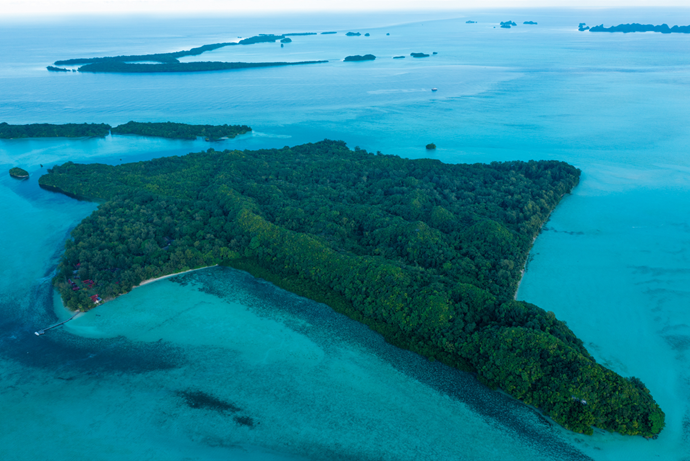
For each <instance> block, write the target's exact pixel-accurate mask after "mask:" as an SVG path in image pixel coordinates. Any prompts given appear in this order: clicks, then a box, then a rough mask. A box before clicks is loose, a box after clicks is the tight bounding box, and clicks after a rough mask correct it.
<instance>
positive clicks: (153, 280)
mask: <svg viewBox="0 0 690 461" xmlns="http://www.w3.org/2000/svg"><path fill="white" fill-rule="evenodd" d="M217 266H218V264H214V265H212V266H204V267H198V268H196V269H188V270H186V271H182V272H175V273H174V274H168V275H162V276H160V277H156V278H154V279H147V280H144V281H143V282H141V283H140V284H139V285H136V286H133V287H132V289H131V290H129V291H128V292H127V293H122V294H120V295H117V296H115V297H114V298H107V299H103V301H101V302H100V303H98V304H96V305H95V306H94V307H92V308H91V309H89V310H86V311H79V310H78V309H77V310H74V311H73V310H70V309H69V308H68V307H67V306H66V305H65V300H64V299H62V296H61V295H60V293H59V292H58V297H59V298H60V303H61V304H62V307H63V309H65V310H66V311H67V312H69V313H71V314H73V313H75V312H80V313H79V315H78V316H77V317H80V316H81V315H82V314H86V313H87V312H89V311H92V310H93V309H95V308H97V307H100V306H102V305H103V304H105V303H108V302H110V301H114V300H116V299H117V298H119V297H120V296H125V295H127V294H129V293H131V292H132V291H134V290H135V289H137V288H139V287H142V286H144V285H148V284H149V283H153V282H157V281H159V280H163V279H167V278H169V277H175V276H176V275H182V274H186V273H187V272H194V271H200V270H202V269H208V268H209V267H217ZM56 291H57V290H56ZM77 317H75V318H77Z"/></svg>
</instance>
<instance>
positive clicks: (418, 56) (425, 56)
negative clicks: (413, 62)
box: [410, 53, 429, 58]
mask: <svg viewBox="0 0 690 461" xmlns="http://www.w3.org/2000/svg"><path fill="white" fill-rule="evenodd" d="M410 56H412V57H413V58H428V57H429V55H428V54H426V53H410Z"/></svg>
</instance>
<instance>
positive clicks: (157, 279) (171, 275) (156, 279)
mask: <svg viewBox="0 0 690 461" xmlns="http://www.w3.org/2000/svg"><path fill="white" fill-rule="evenodd" d="M217 265H218V264H214V265H213V266H205V267H199V268H198V269H189V270H188V271H183V272H176V273H174V274H168V275H164V276H162V277H156V278H155V279H148V280H144V281H143V282H141V283H140V284H139V285H137V286H135V287H132V290H134V289H135V288H139V287H143V286H144V285H147V284H149V283H153V282H157V281H159V280H163V279H167V278H168V277H175V276H176V275H182V274H186V273H187V272H194V271H200V270H202V269H208V268H209V267H216V266H217Z"/></svg>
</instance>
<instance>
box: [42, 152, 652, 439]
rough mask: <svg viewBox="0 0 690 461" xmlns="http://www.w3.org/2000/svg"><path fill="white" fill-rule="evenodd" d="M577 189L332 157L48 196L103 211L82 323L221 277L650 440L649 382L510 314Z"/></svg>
mask: <svg viewBox="0 0 690 461" xmlns="http://www.w3.org/2000/svg"><path fill="white" fill-rule="evenodd" d="M579 176H580V171H579V170H578V169H576V168H574V167H572V166H571V165H568V164H566V163H564V162H559V161H530V162H520V161H515V162H503V163H499V162H493V163H491V164H473V165H465V164H458V165H448V164H443V163H441V162H440V161H438V160H431V159H421V160H408V159H403V158H400V157H397V156H394V155H382V154H380V153H378V154H377V155H373V154H369V153H367V152H366V151H364V150H361V149H358V148H355V150H354V151H353V150H350V149H348V148H347V147H346V146H345V144H344V143H343V142H338V141H323V142H319V143H316V144H305V145H301V146H296V147H292V148H289V147H286V148H283V149H265V150H258V151H237V150H235V151H228V150H226V151H222V152H220V151H215V150H213V149H209V150H208V151H206V152H199V153H195V154H189V155H186V156H182V157H177V156H176V157H169V158H160V159H155V160H151V161H146V162H137V163H131V164H124V165H119V166H109V165H100V164H91V165H79V164H74V163H71V162H68V163H66V164H64V165H61V166H57V167H54V168H52V169H51V170H49V174H47V175H44V176H42V177H41V178H40V180H39V184H40V185H41V187H43V188H45V189H48V190H51V191H56V192H62V193H65V194H68V195H70V196H72V197H78V198H82V199H90V200H98V201H102V202H103V203H102V204H101V205H100V206H99V208H98V209H97V210H96V211H95V212H94V213H93V214H92V215H91V216H89V217H87V218H86V219H84V220H83V221H82V222H81V223H80V224H79V225H78V226H77V227H76V228H75V229H74V230H73V231H72V234H71V235H72V238H71V239H70V240H68V241H67V243H66V249H65V253H64V255H63V256H62V259H61V261H60V264H59V267H58V270H57V275H56V276H55V278H54V280H53V283H54V285H55V286H56V288H57V289H58V290H59V292H60V294H61V296H62V298H63V301H64V303H65V305H66V306H67V307H69V308H70V309H81V310H88V309H90V308H92V307H94V305H95V304H94V302H93V301H92V300H93V299H98V297H102V299H104V300H105V301H107V300H109V299H112V298H114V297H116V296H118V295H120V294H124V293H127V292H129V291H130V290H131V289H132V288H133V287H135V286H137V285H138V284H140V283H141V282H142V281H144V280H147V279H151V278H155V277H160V276H163V275H167V274H172V273H177V272H181V271H184V270H187V269H192V268H198V267H204V266H210V265H213V264H219V263H222V264H226V265H229V266H232V267H236V268H239V269H243V270H247V271H249V272H250V273H252V274H254V275H256V276H260V277H263V278H265V279H267V280H269V281H271V282H273V283H275V284H277V285H279V286H281V287H284V288H286V289H289V290H291V291H293V292H295V293H297V294H300V295H303V296H307V297H310V298H312V299H315V300H317V301H320V302H324V303H326V304H328V305H329V306H331V307H332V308H333V309H335V310H337V311H339V312H342V313H344V314H346V315H348V316H350V317H351V318H353V319H355V320H358V321H360V322H363V323H365V324H366V325H368V326H369V327H371V328H372V329H374V330H376V331H378V332H379V333H381V334H382V335H383V336H384V337H385V338H386V340H387V341H389V342H391V343H392V344H395V345H397V346H399V347H403V348H406V349H410V350H412V351H414V352H417V353H419V354H422V355H425V356H426V357H428V358H429V359H431V360H440V361H442V362H443V363H446V364H448V365H451V366H454V367H457V368H460V369H463V370H466V371H472V372H475V373H476V374H477V376H478V378H479V380H480V381H482V382H483V383H485V384H487V385H488V386H490V387H492V388H501V389H503V390H504V391H505V392H507V393H508V394H510V395H512V396H513V397H515V398H517V399H520V400H521V401H523V402H525V403H526V404H529V405H533V406H535V407H536V408H538V409H540V410H542V411H543V412H544V413H546V414H548V415H549V416H550V417H551V418H553V419H554V420H555V421H556V422H558V423H559V424H562V425H563V426H564V427H566V428H568V429H571V430H573V431H576V432H581V433H585V434H591V433H592V432H593V431H592V427H593V426H596V427H599V428H602V429H605V430H608V431H616V432H620V433H621V434H628V435H643V436H645V437H653V436H655V435H656V434H658V433H659V432H660V431H661V429H662V428H663V427H664V413H663V412H662V411H661V409H660V408H659V406H658V405H657V404H656V402H655V401H654V399H653V398H652V396H651V395H650V392H649V390H648V389H647V388H646V387H645V386H644V384H643V383H642V382H641V381H640V380H639V379H637V378H624V377H622V376H619V375H618V374H616V373H614V372H612V371H611V370H608V369H607V368H605V367H603V366H601V365H599V364H597V363H596V361H595V360H594V358H593V357H592V356H591V355H590V354H589V353H588V351H587V350H586V348H585V347H584V345H583V343H582V341H581V340H580V339H578V338H577V337H576V336H575V334H574V333H573V332H572V331H571V330H570V329H569V328H568V327H567V326H566V324H565V323H564V322H561V321H559V320H558V319H556V317H555V315H554V314H553V312H547V311H545V310H543V309H541V308H539V307H537V306H535V305H533V304H529V303H526V302H521V301H515V300H514V299H513V298H514V295H515V292H516V290H517V286H518V282H519V280H520V277H521V269H522V267H523V265H524V263H525V261H526V258H527V255H528V252H529V250H530V247H531V244H532V242H533V239H534V238H535V237H536V235H537V234H538V232H539V230H540V228H541V226H542V225H543V224H544V223H545V222H546V220H547V219H548V216H549V214H550V213H551V211H553V209H554V208H555V207H556V205H557V204H558V203H559V201H560V200H561V198H562V197H563V196H564V195H565V194H567V193H569V192H570V191H571V190H572V189H573V187H575V186H576V185H577V184H578V181H579ZM94 296H95V297H96V298H93V297H94Z"/></svg>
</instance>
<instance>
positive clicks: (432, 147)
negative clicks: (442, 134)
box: [426, 142, 436, 150]
mask: <svg viewBox="0 0 690 461" xmlns="http://www.w3.org/2000/svg"><path fill="white" fill-rule="evenodd" d="M426 149H427V150H434V149H436V144H434V143H433V142H432V143H430V144H427V145H426Z"/></svg>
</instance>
